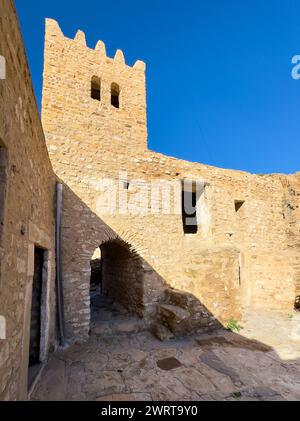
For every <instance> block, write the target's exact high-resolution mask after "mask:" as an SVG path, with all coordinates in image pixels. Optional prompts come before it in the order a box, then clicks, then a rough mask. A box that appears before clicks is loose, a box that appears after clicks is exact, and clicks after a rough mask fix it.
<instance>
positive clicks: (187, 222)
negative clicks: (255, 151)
mask: <svg viewBox="0 0 300 421" xmlns="http://www.w3.org/2000/svg"><path fill="white" fill-rule="evenodd" d="M198 199H199V197H198V194H197V184H196V182H195V181H193V182H192V183H191V185H190V186H189V188H186V187H185V186H183V188H182V224H183V231H184V234H197V232H198V222H197V202H198Z"/></svg>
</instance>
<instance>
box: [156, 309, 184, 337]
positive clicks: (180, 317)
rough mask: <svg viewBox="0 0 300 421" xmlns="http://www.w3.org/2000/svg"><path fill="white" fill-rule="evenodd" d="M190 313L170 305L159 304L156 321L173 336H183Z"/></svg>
mask: <svg viewBox="0 0 300 421" xmlns="http://www.w3.org/2000/svg"><path fill="white" fill-rule="evenodd" d="M190 316H191V315H190V312H189V311H187V310H184V309H183V308H181V307H178V306H175V305H172V304H160V305H159V306H158V311H157V320H158V322H159V323H160V324H162V325H163V326H165V327H167V328H168V329H169V330H170V331H171V332H172V333H173V334H174V335H175V336H179V335H184V334H185V333H186V331H187V329H188V324H189V319H190Z"/></svg>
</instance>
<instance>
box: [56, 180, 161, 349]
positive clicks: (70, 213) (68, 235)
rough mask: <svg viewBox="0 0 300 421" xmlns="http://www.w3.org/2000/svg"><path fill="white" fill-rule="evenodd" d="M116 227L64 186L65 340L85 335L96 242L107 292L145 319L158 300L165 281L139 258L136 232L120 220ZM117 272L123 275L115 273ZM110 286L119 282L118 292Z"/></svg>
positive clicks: (89, 308) (80, 337)
mask: <svg viewBox="0 0 300 421" xmlns="http://www.w3.org/2000/svg"><path fill="white" fill-rule="evenodd" d="M117 231H118V233H119V234H118V233H117V232H116V231H114V230H113V229H112V228H110V227H109V226H108V225H107V224H106V223H105V222H104V221H103V220H102V219H101V218H100V217H99V216H98V215H96V214H95V213H94V212H93V211H92V210H91V209H90V208H89V207H87V206H86V205H85V203H84V202H83V201H82V200H81V199H80V198H79V197H78V196H76V195H75V194H74V192H72V191H71V190H70V189H69V188H68V187H67V186H64V192H63V216H62V265H63V267H62V272H63V288H64V308H65V326H66V336H67V338H68V339H69V340H76V341H80V340H85V339H87V337H88V336H89V331H90V324H91V305H90V304H91V302H90V281H91V259H92V256H93V255H94V252H95V250H96V249H97V248H99V247H100V248H102V252H103V254H104V256H105V257H106V259H107V261H108V264H107V265H106V269H105V270H106V273H107V279H109V281H110V282H108V284H110V285H111V288H110V291H109V294H111V295H112V296H113V298H116V299H118V300H121V301H122V302H121V304H122V305H125V307H126V308H127V310H128V311H130V312H131V313H133V314H135V315H137V316H139V317H140V318H141V317H143V318H144V319H145V322H146V324H150V321H151V319H152V318H153V316H154V314H155V313H156V308H157V302H158V301H159V300H160V299H161V297H162V295H163V294H164V291H165V284H164V281H163V279H162V278H161V277H160V275H159V274H158V273H157V272H156V271H155V270H154V269H153V268H152V267H151V266H150V265H149V264H148V263H147V261H146V260H145V259H144V258H143V257H142V255H147V250H145V248H144V247H143V246H141V244H140V241H139V237H138V236H135V235H134V234H133V233H130V232H127V231H125V232H124V224H122V226H121V227H119V229H117ZM129 257H130V258H129ZM116 268H117V270H116ZM122 271H123V272H124V273H123V275H124V276H123V275H120V272H122ZM125 273H126V276H125ZM114 285H115V286H116V285H118V286H121V289H122V291H123V292H122V294H119V292H118V286H116V287H113V286H114Z"/></svg>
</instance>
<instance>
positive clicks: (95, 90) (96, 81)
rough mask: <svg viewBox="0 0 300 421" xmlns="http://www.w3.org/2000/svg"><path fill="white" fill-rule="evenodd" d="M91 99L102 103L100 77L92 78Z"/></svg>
mask: <svg viewBox="0 0 300 421" xmlns="http://www.w3.org/2000/svg"><path fill="white" fill-rule="evenodd" d="M91 97H92V98H93V99H95V100H97V101H101V80H100V78H99V77H98V76H93V77H92V82H91Z"/></svg>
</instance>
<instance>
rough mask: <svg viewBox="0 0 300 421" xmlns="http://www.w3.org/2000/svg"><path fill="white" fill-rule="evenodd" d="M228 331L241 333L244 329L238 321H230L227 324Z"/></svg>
mask: <svg viewBox="0 0 300 421" xmlns="http://www.w3.org/2000/svg"><path fill="white" fill-rule="evenodd" d="M227 329H228V330H231V331H232V332H240V331H241V330H242V329H243V326H241V325H240V324H239V322H238V321H237V320H235V319H230V320H229V322H228V324H227Z"/></svg>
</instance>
